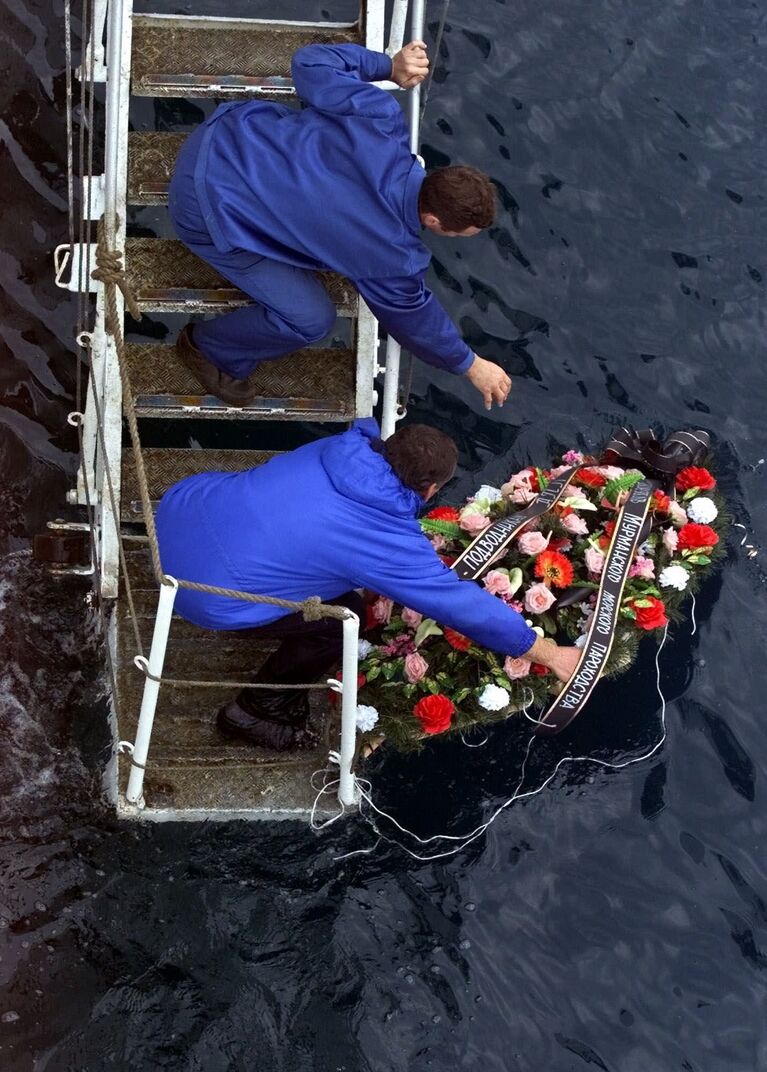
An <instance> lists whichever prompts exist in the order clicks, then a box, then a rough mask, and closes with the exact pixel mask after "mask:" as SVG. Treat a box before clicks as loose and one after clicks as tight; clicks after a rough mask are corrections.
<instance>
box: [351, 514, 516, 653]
mask: <svg viewBox="0 0 767 1072" xmlns="http://www.w3.org/2000/svg"><path fill="white" fill-rule="evenodd" d="M391 536H392V539H387V538H386V535H385V534H382V533H380V531H379V533H378V537H377V539H376V540H375V543H374V544H373V546H370V545H368V546H367V547H366V548H365V551H366V555H365V560H364V562H363V563H362V564H361V565H360V567H359V568H360V573H361V575H360V576H358V577H357V578H356V579H355V587H365V588H369V589H371V590H372V591H374V592H379V593H380V594H381V595H384V596H388V597H389V598H390V599H393V600H395V602H397V603H404V605H405V606H406V607H411V608H412V609H413V610H417V611H419V612H420V613H421V614H423V615H424V616H425V617H427V618H434V620H435V621H436V622H438V623H439V624H440V625H447V626H450V628H451V629H457V630H458V632H459V633H463V634H464V636H467V637H469V638H470V639H471V640H473V641H474V642H475V643H476V644H481V645H482V646H483V647H485V648H490V650H491V651H495V652H498V653H499V654H501V655H513V656H515V657H516V656H518V655H524V654H525V652H527V651H529V650H530V648H531V647H532V646H533V644H534V643H535V641H536V639H537V635H536V634H535V633H534V632H533V630H532V629H531V628H530V627H529V626H528V625H526V624H525V620H524V618H523V617H522V615H521V614H517V612H516V611H515V610H512V609H511V607H507V606H506V604H505V603H504V602H503V601H502V600H500V599H499V598H498V597H497V596H493V595H490V593H489V592H486V591H485V590H484V588H480V587H479V585H477V584H475V583H474V581H462V580H461V579H460V578H459V577H458V576H456V574H455V573H454V572H453V571H452V570H451V569H448V568H447V566H446V565H445V564H444V562H442V560H441V559H440V558H439V556H438V555H437V552H436V551H435V550H434V548H433V547H432V546H431V544H430V543H429V541H428V540H427V539H426V537H425V536H424V535H423V534H422V533H421V531H420V528H419V529H418V530H417V531H416V530H415V529H414V530H413V533H412V538H411V539H409V540H407V541H403V538H402V532H401V531H400V532H399V533H398V534H397V535H396V537H395V536H394V534H391Z"/></svg>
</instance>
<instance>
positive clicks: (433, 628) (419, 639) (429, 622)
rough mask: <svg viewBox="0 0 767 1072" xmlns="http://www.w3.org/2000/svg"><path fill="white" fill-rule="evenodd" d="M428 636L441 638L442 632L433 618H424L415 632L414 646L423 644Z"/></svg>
mask: <svg viewBox="0 0 767 1072" xmlns="http://www.w3.org/2000/svg"><path fill="white" fill-rule="evenodd" d="M430 636H442V630H441V629H440V627H439V626H438V625H437V623H436V622H435V621H434V619H433V618H424V620H423V621H422V622H421V624H420V625H419V626H418V628H417V629H416V631H415V646H416V647H418V646H419V645H420V644H423V642H424V640H426V638H427V637H430Z"/></svg>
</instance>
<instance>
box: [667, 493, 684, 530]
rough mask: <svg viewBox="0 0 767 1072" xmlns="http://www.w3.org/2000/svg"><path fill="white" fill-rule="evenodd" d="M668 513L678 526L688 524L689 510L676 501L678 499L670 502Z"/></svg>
mask: <svg viewBox="0 0 767 1072" xmlns="http://www.w3.org/2000/svg"><path fill="white" fill-rule="evenodd" d="M668 513H669V517H670V518H671V520H672V521H673V522H674V524H675V525H676V526H677V528H681V527H682V525H686V524H687V511H686V510H685V508H684V507H683V506H681V505H680V504H679V503H678V502H677V501H676V499H672V500H671V502H670V503H669V504H668Z"/></svg>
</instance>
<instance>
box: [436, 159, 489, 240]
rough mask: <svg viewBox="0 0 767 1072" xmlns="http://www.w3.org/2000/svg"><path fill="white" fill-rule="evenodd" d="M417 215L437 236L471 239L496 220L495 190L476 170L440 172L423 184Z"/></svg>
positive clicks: (469, 168)
mask: <svg viewBox="0 0 767 1072" xmlns="http://www.w3.org/2000/svg"><path fill="white" fill-rule="evenodd" d="M418 212H419V214H420V216H421V223H422V224H423V225H424V227H426V228H428V229H429V230H430V231H433V232H434V233H435V234H439V235H448V236H449V237H450V238H456V237H460V238H471V237H472V236H473V235H475V234H479V232H480V231H481V230H483V228H485V227H489V226H490V224H491V223H492V222H493V220H494V219H495V187H494V186H493V184H492V182H491V181H490V179H489V178H488V177H487V175H485V174H484V172H482V171H477V169H476V168H473V167H461V166H453V167H445V168H437V169H436V171H430V172H429V174H428V175H427V176H426V178H425V179H424V180H423V185H422V186H421V193H420V195H419V198H418Z"/></svg>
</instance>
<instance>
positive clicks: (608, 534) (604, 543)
mask: <svg viewBox="0 0 767 1072" xmlns="http://www.w3.org/2000/svg"><path fill="white" fill-rule="evenodd" d="M603 528H604V530H605V531H604V534H603V535H602V536H600V537H599V541H598V542H599V546H600V547H601V548H602V550H603V551H604V550H605V548H606V547H609V546H610V540H611V539H612V536H613V532H614V531H615V522H614V521H605V523H604V526H603Z"/></svg>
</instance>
